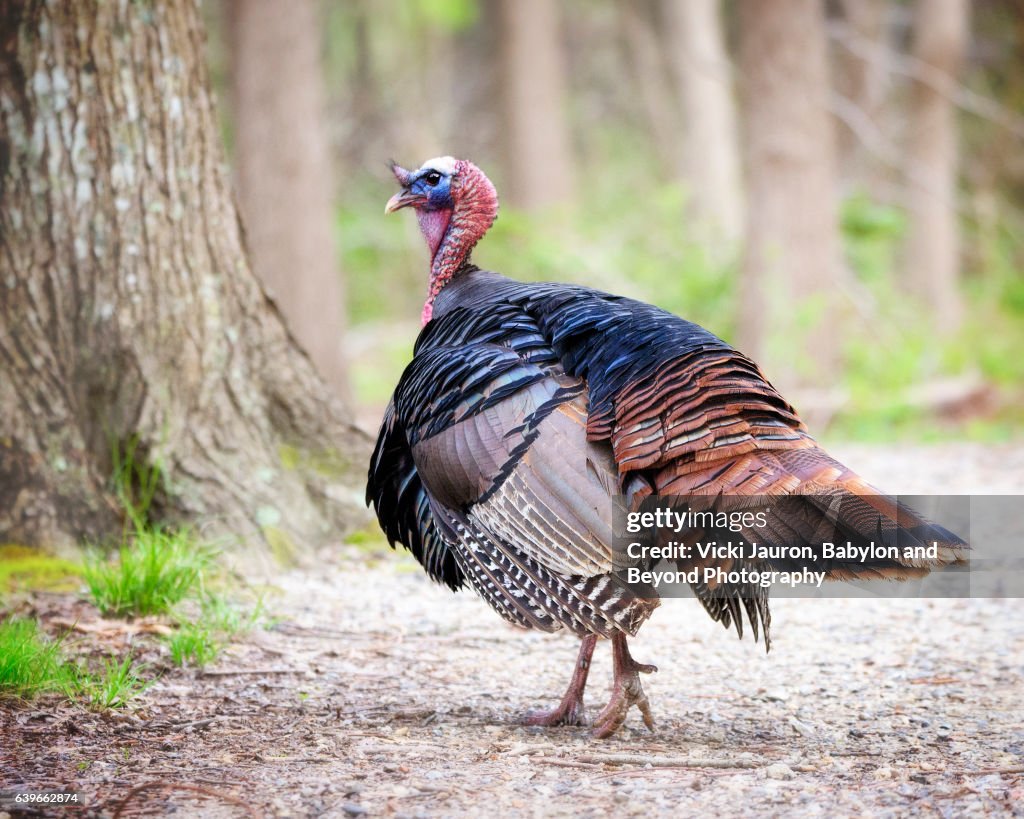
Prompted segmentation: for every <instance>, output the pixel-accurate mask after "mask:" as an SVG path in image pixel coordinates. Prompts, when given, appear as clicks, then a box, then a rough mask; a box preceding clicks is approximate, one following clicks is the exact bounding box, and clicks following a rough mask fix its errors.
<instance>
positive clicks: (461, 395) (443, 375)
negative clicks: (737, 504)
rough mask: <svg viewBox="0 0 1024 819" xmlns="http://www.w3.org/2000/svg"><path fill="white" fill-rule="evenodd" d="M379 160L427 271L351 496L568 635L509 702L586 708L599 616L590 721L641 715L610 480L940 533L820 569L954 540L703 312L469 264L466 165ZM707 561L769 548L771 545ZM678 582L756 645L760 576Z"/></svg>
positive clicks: (839, 571)
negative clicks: (548, 682) (770, 501)
mask: <svg viewBox="0 0 1024 819" xmlns="http://www.w3.org/2000/svg"><path fill="white" fill-rule="evenodd" d="M393 171H394V174H395V177H396V178H397V179H398V181H399V183H400V184H401V186H402V190H401V191H400V192H399V193H398V194H396V195H395V196H394V197H392V198H391V200H390V201H389V202H388V204H387V208H386V211H387V212H388V213H390V212H392V211H394V210H398V209H400V208H405V207H412V208H414V209H415V211H416V216H417V218H418V220H419V224H420V228H421V230H422V232H423V236H424V238H425V239H426V242H427V245H428V247H429V250H430V257H431V264H430V284H429V289H428V296H427V301H426V304H425V305H424V308H423V315H422V319H423V330H422V331H421V333H420V335H419V338H418V339H417V341H416V347H415V355H414V357H413V360H412V362H411V363H410V364H409V366H408V367H407V368H406V370H405V372H404V373H403V375H402V378H401V380H400V381H399V383H398V386H397V388H396V389H395V393H394V396H393V398H392V400H391V403H390V404H389V405H388V408H387V410H386V412H385V414H384V420H383V423H382V426H381V430H380V436H379V438H378V440H377V446H376V450H375V452H374V454H373V458H372V461H371V464H370V473H369V485H368V488H367V502H368V503H371V502H372V503H373V504H374V506H375V509H376V512H377V517H378V519H379V521H380V525H381V527H382V528H383V530H384V532H385V534H386V535H387V537H388V539H389V541H390V542H391V543H392V545H393V544H394V543H395V542H396V541H400V542H401V543H402V544H404V545H405V546H406V547H407V548H408V549H409V550H410V551H412V553H413V555H415V557H416V559H417V560H419V562H420V563H421V564H422V565H423V567H424V569H425V570H426V571H427V572H428V574H429V575H430V576H431V577H432V578H434V579H435V580H437V581H439V582H443V583H446V584H447V585H448V586H450V587H451V588H452V589H459V588H461V587H462V586H464V585H467V584H468V585H470V586H472V587H473V588H474V589H475V590H476V591H477V592H478V593H479V594H480V595H481V596H482V597H483V598H484V599H485V600H486V601H487V602H488V603H490V604H491V606H492V607H493V608H494V609H495V610H496V611H497V612H498V613H499V614H501V615H502V616H503V617H504V618H505V619H507V620H509V621H510V622H512V623H514V624H516V625H519V626H523V627H525V628H539V629H543V630H545V631H555V630H558V629H561V628H567V629H569V630H571V631H573V632H574V633H575V634H577V635H578V636H579V637H581V638H582V646H581V648H580V654H579V659H578V660H577V665H576V670H575V673H574V674H573V677H572V681H571V683H570V685H569V689H568V691H567V692H566V694H565V696H564V698H563V699H562V701H561V703H560V704H559V705H558V707H556V708H555V709H554V710H552V711H549V712H544V713H538V714H532V715H528V716H527V718H526V720H527V722H529V723H531V724H543V725H555V724H581V723H582V722H583V721H584V711H583V689H584V687H585V685H586V680H587V672H588V670H589V666H590V658H591V655H592V653H593V651H594V647H595V644H596V641H597V638H598V637H607V638H610V639H611V641H612V651H613V665H614V682H613V690H612V696H611V699H610V701H609V702H608V704H607V706H606V707H605V708H604V710H603V711H602V712H601V713H600V714H599V715H598V716H597V718H596V720H595V723H594V724H595V727H594V733H595V735H596V736H602V737H603V736H608V735H610V734H611V733H613V732H614V731H616V730H617V729H618V728H619V727H620V726H621V725H622V724H623V722H624V721H625V719H626V715H627V713H628V711H629V709H630V707H631V706H632V705H636V706H638V707H639V709H640V711H641V713H642V716H643V719H644V722H645V723H646V724H647V726H648V727H651V728H653V725H654V723H653V720H652V718H651V713H650V708H649V706H648V704H647V698H646V697H645V696H644V693H643V688H642V686H641V684H640V678H639V674H640V673H643V672H650V671H653V670H654V668H653V666H647V665H642V664H639V663H637V662H636V661H635V660H633V658H632V657H631V656H630V654H629V650H628V648H627V644H626V638H627V636H632V635H635V634H636V632H637V630H638V629H639V628H640V626H641V624H642V623H643V622H644V621H645V620H646V619H647V618H648V617H649V616H650V614H651V612H652V611H653V610H654V609H655V608H656V607H657V606H658V602H659V601H658V600H657V599H656V598H644V597H640V596H638V594H637V593H635V592H634V591H633V590H632V588H631V587H630V586H627V585H626V584H625V583H624V582H623V581H622V580H621V579H620V577H619V576H618V575H616V574H615V573H613V522H612V517H613V515H612V509H613V498H615V497H616V496H619V497H625V498H627V502H628V504H629V505H630V506H631V507H632V508H637V507H639V505H640V504H641V503H642V502H643V501H644V499H646V498H651V497H654V496H708V497H724V496H729V497H735V496H746V495H750V496H768V495H785V496H787V503H788V502H789V498H790V497H791V498H792V503H791V504H789V505H788V506H787V507H786V508H787V509H790V512H789V513H788V514H789V515H790V517H788V518H786V519H785V520H783V521H782V524H781V525H780V526H779V527H777V530H776V531H775V532H773V533H772V535H773V536H774V537H775V542H776V543H777V544H779V545H787V544H793V543H801V544H802V543H805V542H806V541H809V540H810V537H809V533H810V532H814V531H820V528H816V527H820V525H821V523H822V521H826V522H827V523H828V525H829V526H831V527H833V529H832V530H834V531H836V532H838V533H841V534H840V535H838V536H840V537H842V539H843V540H846V539H849V536H850V535H851V534H852V535H859V536H863V537H872V538H888V539H892V538H893V537H896V536H902V537H904V540H905V541H906V542H914V543H917V542H926V543H928V544H931V543H932V542H933V541H934V542H937V543H938V557H937V558H936V559H934V560H931V561H926V562H922V561H906V562H904V561H902V560H899V559H888V560H886V559H879V560H875V561H868V562H861V561H857V560H849V561H843V560H834V561H831V563H828V562H826V563H825V564H824V565H825V566H827V569H828V574H827V578H828V579H850V578H852V577H857V576H871V577H889V578H894V579H902V578H905V577H910V576H918V575H920V574H921V573H923V572H925V571H927V570H929V569H930V568H936V567H939V566H942V565H946V564H950V563H954V562H958V561H960V560H962V559H963V550H964V549H966V548H967V547H966V544H965V543H964V542H963V541H962V540H960V538H958V537H957V536H956V535H954V534H952V533H951V532H949V531H947V530H946V529H943V528H942V527H939V526H935V525H932V524H930V523H928V522H927V521H925V520H924V519H922V518H921V517H919V516H918V515H916V514H915V513H914V512H913V511H912V510H909V509H908V508H907V507H905V506H903V505H901V504H898V503H897V501H896V500H895V499H893V498H890V497H887V496H885V495H884V494H882V493H880V492H879V491H878V490H876V489H874V488H873V487H871V486H870V485H869V484H867V483H865V482H864V481H863V480H862V479H861V478H860V477H858V476H857V475H856V474H854V473H853V472H851V471H850V470H849V469H847V468H846V467H844V466H843V465H842V464H841V463H839V462H838V461H836V460H835V459H833V458H831V457H830V456H829V455H828V454H827V453H826V452H825V451H824V450H823V449H822V448H821V447H820V446H818V444H817V443H816V442H815V440H814V439H813V438H812V437H811V436H810V435H809V434H808V432H807V430H806V428H805V427H804V424H803V423H802V422H801V420H800V418H799V417H798V416H797V414H796V411H795V410H794V409H793V408H792V407H791V406H790V405H789V404H788V403H787V402H786V401H785V399H783V398H782V396H781V395H779V393H778V392H777V391H776V390H775V389H774V388H773V387H772V385H771V384H769V383H768V381H767V380H766V379H765V378H764V376H763V375H762V374H761V371H760V370H759V369H758V367H757V365H756V364H755V363H754V362H753V361H751V360H750V359H749V358H747V357H746V356H744V355H743V354H742V353H739V352H737V351H736V350H734V349H732V348H731V347H730V346H729V345H728V344H726V343H725V342H724V341H722V340H721V339H719V338H717V337H716V336H714V335H712V334H711V333H709V332H708V331H707V330H704V329H703V328H701V327H699V326H697V325H696V324H692V323H690V322H688V321H684V320H683V319H680V318H678V317H676V316H674V315H671V314H669V313H666V312H665V311H663V310H660V309H658V308H656V307H653V306H651V305H648V304H643V303H641V302H637V301H634V300H631V299H626V298H622V297H619V296H614V295H609V294H607V293H602V292H599V291H596V290H591V289H588V288H585V287H579V286H572V285H562V284H523V283H520V282H516V281H512V280H510V279H507V278H505V277H503V276H500V275H498V274H496V273H491V272H488V271H484V270H480V269H478V268H476V267H475V266H474V265H472V264H470V262H469V254H470V251H471V250H472V248H473V246H474V245H475V244H476V243H477V242H478V241H479V240H480V238H481V237H482V236H483V235H484V234H485V233H486V232H487V230H488V229H489V228H490V226H491V224H492V223H493V222H494V219H495V218H496V216H497V212H498V198H497V194H496V193H495V190H494V186H493V185H492V184H491V182H490V180H488V179H487V177H486V176H485V175H484V174H483V172H482V171H481V170H480V169H479V168H477V167H476V166H475V165H473V164H472V163H470V162H467V161H465V160H456V159H453V158H451V157H441V158H438V159H433V160H430V161H428V162H426V163H424V165H423V166H422V167H421V168H419V169H418V170H415V171H407V170H405V169H403V168H400V167H398V166H394V167H393ZM684 534H686V533H684ZM689 534H690V535H695V536H698V537H699V536H701V535H702V534H703V536H705V537H707V536H710V535H711V534H712V533H710V532H709V531H707V530H703V531H702V532H701V533H689ZM757 534H758V535H760V539H762V540H763V539H764V532H758V533H757ZM819 545H820V544H819ZM715 562H716V561H711V563H712V564H714V563H715ZM717 563H718V564H720V565H722V566H723V567H724V568H726V569H727V570H728V569H736V568H743V567H744V564H746V565H747V566H748V567H749V566H753V567H754V568H773V561H772V560H771V559H767V560H764V561H761V562H759V563H757V564H756V565H755V563H754V562H753V561H750V560H746V561H745V560H743V559H740V560H737V559H735V558H733V557H727V558H723V559H721V560H718V561H717ZM707 564H708V561H707V560H705V561H703V564H702V565H707ZM680 568H687V566H686V565H684V564H681V565H680ZM780 568H781V566H780ZM694 591H695V593H696V594H697V596H698V598H699V599H700V600H701V602H702V603H703V604H704V607H705V609H706V610H707V612H708V613H709V614H710V615H711V616H712V618H714V619H715V620H717V621H719V622H721V623H722V624H723V625H724V626H725V627H727V628H728V627H729V626H730V625H734V626H735V628H736V629H737V631H738V632H739V634H740V636H742V628H743V616H744V614H745V615H746V618H747V620H748V621H749V623H750V625H751V628H752V631H753V633H754V638H755V640H756V639H757V637H758V632H759V630H760V631H761V632H763V634H764V640H765V645H766V647H768V646H769V625H770V615H769V610H768V591H767V589H766V588H763V587H760V586H753V585H750V586H740V587H736V588H735V589H733V590H732V591H731V592H730V593H728V594H722V593H720V590H717V591H716V589H715V588H713V587H709V586H708V585H704V584H699V585H696V586H694Z"/></svg>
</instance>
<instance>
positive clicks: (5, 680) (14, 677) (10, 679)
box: [0, 619, 78, 699]
mask: <svg viewBox="0 0 1024 819" xmlns="http://www.w3.org/2000/svg"><path fill="white" fill-rule="evenodd" d="M77 680H78V674H77V669H76V668H75V666H73V665H70V664H69V663H67V662H65V660H64V658H63V655H62V652H61V641H60V640H50V639H48V638H47V637H46V636H45V635H43V634H42V633H41V632H40V630H39V625H38V623H36V621H35V620H25V619H9V620H5V621H4V622H3V623H0V693H2V694H5V695H7V696H13V697H19V698H24V699H27V698H29V697H33V696H35V695H37V694H45V693H61V694H65V695H69V696H70V695H72V694H73V693H74V691H75V690H76V687H77Z"/></svg>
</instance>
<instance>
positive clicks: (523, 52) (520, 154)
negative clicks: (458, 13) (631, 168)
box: [498, 0, 573, 210]
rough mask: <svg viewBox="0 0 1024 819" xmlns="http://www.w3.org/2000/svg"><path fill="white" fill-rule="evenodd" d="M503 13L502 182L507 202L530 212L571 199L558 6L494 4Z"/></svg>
mask: <svg viewBox="0 0 1024 819" xmlns="http://www.w3.org/2000/svg"><path fill="white" fill-rule="evenodd" d="M498 1H499V3H500V9H501V31H502V50H501V59H502V82H503V91H502V96H503V102H504V130H505V158H506V161H505V180H504V185H503V187H502V190H503V191H507V192H508V193H507V199H508V201H509V202H510V203H511V204H513V205H516V206H518V207H522V208H526V209H528V210H530V209H536V208H541V207H544V206H546V205H551V204H553V203H557V202H561V201H564V200H565V199H567V198H569V197H570V196H571V195H572V190H573V171H572V168H573V165H572V151H571V145H570V137H569V124H568V119H567V115H568V104H567V102H566V84H567V78H566V65H565V62H566V60H565V51H564V47H563V44H562V38H561V25H560V23H561V21H560V19H559V12H560V10H561V8H562V7H561V5H560V4H558V3H555V2H553V0H498Z"/></svg>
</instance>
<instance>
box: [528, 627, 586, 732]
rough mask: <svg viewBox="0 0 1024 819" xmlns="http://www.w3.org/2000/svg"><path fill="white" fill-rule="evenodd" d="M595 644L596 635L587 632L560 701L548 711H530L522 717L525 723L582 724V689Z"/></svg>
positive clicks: (549, 724)
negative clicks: (567, 685)
mask: <svg viewBox="0 0 1024 819" xmlns="http://www.w3.org/2000/svg"><path fill="white" fill-rule="evenodd" d="M595 645H597V635H596V634H588V635H587V636H586V637H584V638H583V642H582V643H581V644H580V653H579V655H578V656H577V657H576V668H575V670H574V671H573V672H572V679H571V680H569V687H568V688H567V689H566V691H565V696H564V697H562V701H561V702H560V703H559V704H558V705H557V707H555V708H553V709H552V710H550V711H531V712H530V713H528V714H527V715H526V716H525V717H524V718H523V722H524V724H526V725H547V726H552V725H583V724H585V720H586V715H585V713H584V711H583V689H584V688H586V686H587V675H588V674H589V673H590V658H591V656H592V655H593V654H594V646H595Z"/></svg>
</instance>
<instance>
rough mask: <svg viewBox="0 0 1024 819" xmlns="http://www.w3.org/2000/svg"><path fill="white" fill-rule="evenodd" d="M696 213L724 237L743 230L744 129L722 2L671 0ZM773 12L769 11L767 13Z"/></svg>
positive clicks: (687, 173) (669, 23)
mask: <svg viewBox="0 0 1024 819" xmlns="http://www.w3.org/2000/svg"><path fill="white" fill-rule="evenodd" d="M664 10H665V23H666V29H667V33H668V36H669V40H670V42H671V43H672V48H671V49H670V52H671V56H672V66H673V68H674V72H675V78H676V86H677V89H678V93H679V98H680V102H681V109H682V113H683V127H684V134H685V140H684V145H683V148H684V152H685V153H684V155H685V161H684V165H683V168H684V173H683V178H684V180H685V182H686V184H687V186H688V187H689V190H690V195H691V197H692V210H693V215H694V216H695V217H696V218H697V220H698V221H699V222H701V223H704V224H705V225H708V226H710V227H711V228H712V229H713V230H714V231H717V232H718V233H719V234H720V235H721V236H722V237H724V238H725V239H728V240H732V241H736V240H738V239H739V238H740V236H741V235H742V233H743V196H742V183H741V179H740V149H739V131H738V129H737V125H736V103H735V99H734V95H733V81H732V67H731V65H730V63H729V58H728V55H727V54H726V51H725V39H724V37H723V35H722V24H721V20H720V16H719V15H720V12H721V9H720V3H719V0H666V2H665V5H664ZM765 13H769V12H767V10H766V11H765Z"/></svg>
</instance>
